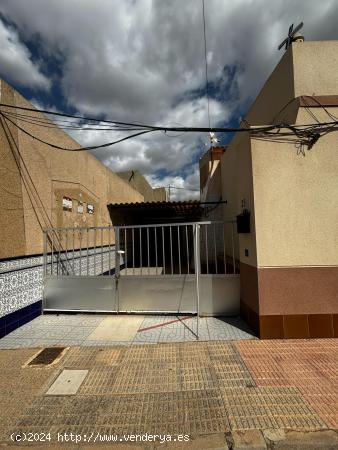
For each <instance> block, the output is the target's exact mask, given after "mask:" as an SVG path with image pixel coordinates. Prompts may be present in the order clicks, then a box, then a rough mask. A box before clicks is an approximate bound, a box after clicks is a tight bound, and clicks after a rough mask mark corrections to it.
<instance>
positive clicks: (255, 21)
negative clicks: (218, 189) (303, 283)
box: [0, 0, 338, 187]
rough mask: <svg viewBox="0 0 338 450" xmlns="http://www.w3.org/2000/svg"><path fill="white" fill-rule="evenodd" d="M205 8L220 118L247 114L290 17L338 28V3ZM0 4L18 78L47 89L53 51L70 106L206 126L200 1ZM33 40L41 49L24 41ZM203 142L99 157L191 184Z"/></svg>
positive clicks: (160, 144) (321, 30)
mask: <svg viewBox="0 0 338 450" xmlns="http://www.w3.org/2000/svg"><path fill="white" fill-rule="evenodd" d="M205 10H206V27H207V43H208V63H209V78H210V92H211V96H212V102H211V104H210V111H211V121H212V124H213V125H215V124H216V123H223V124H225V123H227V122H229V121H230V120H233V119H234V118H236V119H237V117H235V116H234V114H237V115H238V114H239V112H244V111H243V108H245V107H247V105H248V104H249V103H250V101H251V100H252V99H253V98H254V96H255V95H256V94H257V92H258V91H259V89H260V88H261V86H262V83H263V82H264V80H265V79H266V77H267V76H268V74H269V72H270V71H271V70H272V69H273V67H274V65H275V64H276V63H277V61H278V60H279V58H280V57H281V56H282V52H278V51H277V46H278V44H279V43H280V41H281V40H282V39H283V38H284V37H285V34H286V32H287V30H288V27H289V25H290V23H291V22H294V23H295V24H296V23H298V22H299V21H301V20H302V21H304V23H305V26H304V34H305V36H306V38H308V39H337V36H338V31H337V29H336V23H337V20H338V3H337V1H330V0H322V1H320V2H319V1H317V0H316V1H315V0H298V1H294V0H283V1H282V0H275V1H271V0H255V1H252V0H233V1H228V0H205ZM0 12H1V13H2V14H3V16H4V17H5V18H6V20H7V21H8V22H9V23H12V24H13V26H15V27H16V28H17V30H18V31H19V34H17V32H16V31H15V30H14V29H13V28H8V27H7V26H5V25H4V24H2V28H1V27H0V40H1V42H2V43H3V45H2V48H6V49H7V56H6V51H5V52H2V56H1V57H0V58H2V59H0V62H2V74H3V76H5V77H8V78H10V79H11V80H12V81H13V82H14V83H17V84H18V85H19V84H24V85H25V84H26V85H31V86H35V87H36V88H41V89H47V88H48V87H49V80H50V79H51V78H52V76H53V74H49V75H50V76H49V77H48V74H47V77H46V74H44V73H42V70H41V64H36V60H40V61H41V59H42V58H45V60H47V61H48V59H49V58H51V56H53V58H54V59H55V58H57V60H58V61H60V70H59V71H58V75H57V77H55V81H54V82H55V83H58V84H59V86H60V88H61V92H62V95H63V100H64V103H65V104H68V105H69V106H70V107H72V108H74V109H75V110H77V111H79V112H80V113H82V114H98V115H100V117H102V114H105V115H106V116H107V117H109V118H110V119H115V120H130V121H138V122H143V123H151V124H154V123H156V124H159V123H161V124H165V125H168V124H172V123H179V124H182V125H187V126H188V125H195V126H199V125H200V126H205V125H207V116H206V101H205V97H204V89H205V78H204V77H205V72H204V47H203V46H204V43H203V25H202V8H201V2H200V1H198V0H185V1H182V0H168V1H150V0H136V1H131V0H130V1H120V0H100V2H93V1H92V0H81V1H79V0H72V1H70V0H48V2H46V1H45V0H29V1H21V0H2V1H1V3H0ZM6 33H7V34H6ZM19 36H20V37H21V39H20V38H19ZM34 39H39V43H40V46H39V48H40V51H41V54H39V55H33V56H38V58H33V57H32V55H31V54H30V52H29V51H28V49H27V47H26V46H25V41H26V40H29V41H34ZM13 54H14V55H15V56H14V57H12V59H11V57H10V56H9V55H13ZM16 67H17V68H18V69H19V70H18V71H16V70H15V68H16ZM15 73H17V74H19V75H17V78H15V76H14V75H15ZM48 103H49V104H53V99H52V98H51V99H50V101H48ZM76 137H77V139H78V140H79V141H80V142H81V143H83V144H88V143H94V142H105V141H107V140H111V136H108V135H106V134H100V133H95V132H88V133H87V134H85V133H77V134H76ZM205 141H207V136H203V137H202V136H198V135H190V136H184V137H177V138H166V137H165V136H163V135H162V134H157V135H155V136H154V137H149V136H148V137H146V138H139V139H135V140H133V141H128V142H127V143H124V144H121V145H119V146H116V147H112V148H111V149H110V150H106V151H105V152H103V151H102V152H98V153H97V156H98V157H99V158H100V159H102V160H103V161H104V162H105V163H106V164H108V165H109V166H110V167H111V168H112V169H114V170H127V169H129V168H137V169H139V170H142V171H143V172H144V173H145V174H147V175H148V176H149V177H151V179H152V180H156V182H157V183H160V181H161V179H159V178H158V177H157V176H156V172H157V173H159V171H161V172H160V173H162V174H163V170H165V171H166V173H167V174H168V175H166V176H167V177H171V179H172V180H175V182H177V183H181V184H183V185H184V183H191V182H194V183H197V182H198V177H197V176H196V174H197V173H198V172H197V166H196V160H197V158H198V156H199V155H200V153H201V152H202V151H203V150H205V146H204V142H205ZM189 164H190V166H188V165H189ZM187 167H190V170H187ZM162 178H163V175H162ZM163 180H164V179H163ZM168 181H170V180H169V178H166V181H165V182H168ZM189 186H190V185H189ZM190 187H191V186H190Z"/></svg>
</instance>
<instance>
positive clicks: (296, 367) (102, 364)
mask: <svg viewBox="0 0 338 450" xmlns="http://www.w3.org/2000/svg"><path fill="white" fill-rule="evenodd" d="M337 347H338V340H334V339H332V340H328V339H321V340H320V339H319V340H309V341H298V340H297V341H258V340H248V341H233V342H227V341H218V342H217V341H213V342H185V343H166V344H157V345H135V346H114V347H106V346H104V347H71V348H69V349H68V350H67V351H66V352H65V353H64V355H63V357H62V358H61V359H60V360H59V361H58V362H56V363H55V364H54V365H52V366H47V367H44V368H37V367H33V366H27V365H25V364H26V363H27V361H28V360H29V359H30V358H32V357H33V356H34V354H35V353H37V351H38V349H36V348H35V349H17V350H1V351H0V362H1V365H2V368H3V369H2V371H1V373H0V388H1V402H2V405H3V406H4V407H3V408H1V413H0V414H1V416H0V419H1V426H0V435H1V437H0V440H1V442H2V443H3V444H10V443H11V442H10V438H9V436H10V434H11V433H12V432H15V433H28V432H37V433H41V432H45V433H48V432H50V433H51V435H52V437H53V439H54V441H53V442H54V444H55V438H56V436H57V433H64V432H68V433H70V432H73V433H76V434H81V435H82V436H84V435H86V436H88V435H90V434H91V433H100V434H101V435H103V434H115V433H116V434H118V435H119V436H121V435H123V434H141V433H152V434H168V435H172V436H176V435H177V434H188V435H189V436H190V438H191V439H193V440H192V441H190V443H187V444H184V445H183V444H182V446H179V445H178V444H177V445H176V444H175V446H174V445H173V444H171V446H169V444H168V445H160V448H182V449H183V448H189V449H190V448H191V449H194V448H196V449H197V448H201V449H202V448H203V450H206V449H208V448H209V449H216V448H217V449H227V448H233V449H235V448H254V447H252V445H254V444H253V443H252V442H256V443H258V444H259V446H260V447H258V448H272V447H271V446H274V448H311V446H309V444H308V440H307V441H306V439H307V438H306V433H309V432H310V431H311V432H313V433H314V435H313V436H314V438H313V442H317V444H318V442H321V440H322V441H323V442H324V443H325V446H323V447H321V446H318V445H317V447H313V448H316V449H317V448H337V447H338V436H337V434H336V432H335V431H330V429H332V430H334V429H335V428H337V419H338V417H337V416H338V414H337V375H338V372H337V371H338V358H337ZM63 369H87V370H88V375H87V376H86V378H85V380H84V382H83V383H82V385H81V386H80V388H79V390H78V392H77V394H76V395H72V396H49V395H46V392H47V390H48V388H49V387H50V385H51V384H52V383H53V382H54V380H55V379H56V378H57V376H58V375H59V374H60V373H61V372H62V370H63ZM291 430H296V431H292V432H293V433H294V434H292V433H291ZM302 433H303V435H302ZM304 433H305V434H304ZM325 433H326V434H325ZM203 436H204V437H203ZM205 436H209V441H210V445H209V446H206V444H205V442H206V441H205ZM302 436H304V437H303V438H302ZM325 436H326V437H325ZM287 439H293V440H294V441H295V442H296V443H297V442H298V444H299V442H303V441H302V439H304V442H307V444H306V445H307V447H292V446H291V447H283V445H284V444H285V442H286V441H287ZM209 441H208V442H209ZM201 442H204V444H202V443H201ZM212 442H214V443H215V444H211V443H212ZM250 442H251V444H250ZM245 443H247V444H245ZM258 444H257V445H258ZM298 444H297V445H298ZM336 444H337V446H336ZM203 445H204V446H203ZM243 445H244V447H243ZM245 445H247V447H245ZM250 445H251V447H250ZM265 445H266V447H265ZM323 445H324V444H323ZM62 448H68V447H67V446H65V444H62ZM85 448H87V447H85ZM114 448H115V446H114ZM116 448H119V447H118V446H116ZM121 448H123V447H121ZM125 448H136V447H134V446H130V447H127V446H126V447H125ZM137 448H140V447H137ZM142 448H148V449H150V448H154V447H153V446H152V445H150V444H147V445H145V446H144V447H142ZM156 448H157V447H156Z"/></svg>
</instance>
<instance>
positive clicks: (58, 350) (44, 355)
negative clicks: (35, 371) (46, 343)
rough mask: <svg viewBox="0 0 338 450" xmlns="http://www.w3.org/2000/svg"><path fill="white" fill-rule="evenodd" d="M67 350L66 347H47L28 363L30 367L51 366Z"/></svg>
mask: <svg viewBox="0 0 338 450" xmlns="http://www.w3.org/2000/svg"><path fill="white" fill-rule="evenodd" d="M65 348H66V347H46V348H44V349H42V350H41V351H40V352H39V353H38V354H37V355H36V356H35V358H33V359H32V360H31V361H30V362H29V363H28V366H49V365H50V364H52V363H54V362H56V360H58V359H59V358H60V357H61V356H62V353H63V351H64V350H65Z"/></svg>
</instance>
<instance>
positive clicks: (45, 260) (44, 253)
mask: <svg viewBox="0 0 338 450" xmlns="http://www.w3.org/2000/svg"><path fill="white" fill-rule="evenodd" d="M47 233H48V231H47V230H43V295H42V311H41V314H43V313H44V310H45V285H46V277H47Z"/></svg>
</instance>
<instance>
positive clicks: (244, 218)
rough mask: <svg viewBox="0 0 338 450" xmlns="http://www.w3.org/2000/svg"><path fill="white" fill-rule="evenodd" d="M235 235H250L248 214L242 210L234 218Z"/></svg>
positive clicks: (245, 210)
mask: <svg viewBox="0 0 338 450" xmlns="http://www.w3.org/2000/svg"><path fill="white" fill-rule="evenodd" d="M236 222H237V233H250V212H249V211H248V210H247V209H243V211H242V212H241V214H239V215H238V216H236Z"/></svg>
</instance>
